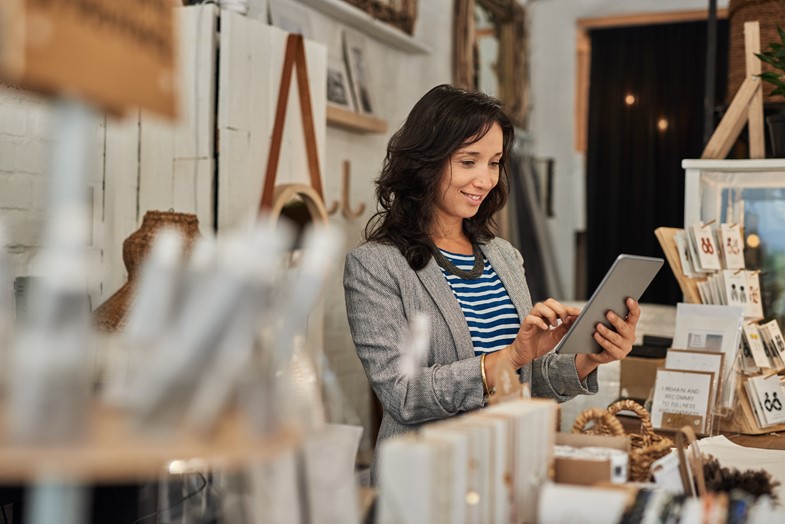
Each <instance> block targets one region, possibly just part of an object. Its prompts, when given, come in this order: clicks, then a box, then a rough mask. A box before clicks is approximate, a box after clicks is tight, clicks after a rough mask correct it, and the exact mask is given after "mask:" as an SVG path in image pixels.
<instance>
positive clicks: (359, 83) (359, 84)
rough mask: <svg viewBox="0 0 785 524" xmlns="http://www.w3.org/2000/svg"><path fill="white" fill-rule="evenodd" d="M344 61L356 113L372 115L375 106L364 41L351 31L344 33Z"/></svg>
mask: <svg viewBox="0 0 785 524" xmlns="http://www.w3.org/2000/svg"><path fill="white" fill-rule="evenodd" d="M343 43H344V60H346V65H347V67H348V69H349V80H350V82H351V85H352V92H353V93H354V102H355V107H357V112H358V113H360V114H363V115H374V114H375V113H376V106H375V104H374V99H373V94H372V93H371V82H370V71H369V69H368V64H369V61H368V56H367V48H366V45H365V39H364V38H363V37H362V36H360V35H358V34H357V33H353V32H351V31H344V33H343Z"/></svg>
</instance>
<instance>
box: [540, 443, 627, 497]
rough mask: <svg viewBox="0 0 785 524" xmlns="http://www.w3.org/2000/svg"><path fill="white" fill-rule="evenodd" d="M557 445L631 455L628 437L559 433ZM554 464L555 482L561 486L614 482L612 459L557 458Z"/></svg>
mask: <svg viewBox="0 0 785 524" xmlns="http://www.w3.org/2000/svg"><path fill="white" fill-rule="evenodd" d="M556 445H557V446H571V447H573V448H588V447H592V448H610V449H618V450H621V451H624V453H625V455H629V440H628V439H627V437H606V436H600V435H581V434H577V433H557V434H556ZM553 463H554V481H555V482H557V483H560V484H579V485H582V486H591V485H594V484H597V483H600V482H612V481H613V477H614V465H613V464H612V462H611V459H610V458H605V459H596V460H587V459H583V458H578V457H555V458H554V461H553Z"/></svg>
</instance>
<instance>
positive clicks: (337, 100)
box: [327, 56, 356, 111]
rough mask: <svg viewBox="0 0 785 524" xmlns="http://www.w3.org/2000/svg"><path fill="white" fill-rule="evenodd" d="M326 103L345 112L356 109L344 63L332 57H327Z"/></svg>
mask: <svg viewBox="0 0 785 524" xmlns="http://www.w3.org/2000/svg"><path fill="white" fill-rule="evenodd" d="M327 103H328V104H329V105H331V106H335V107H340V108H341V109H345V110H347V111H355V107H356V106H355V105H354V96H353V95H352V88H351V85H350V83H349V73H348V71H347V68H346V62H345V61H343V60H342V59H340V58H338V57H334V56H328V57H327Z"/></svg>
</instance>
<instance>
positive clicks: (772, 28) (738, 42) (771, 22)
mask: <svg viewBox="0 0 785 524" xmlns="http://www.w3.org/2000/svg"><path fill="white" fill-rule="evenodd" d="M756 20H757V21H758V22H760V48H761V50H765V49H766V48H767V47H768V45H769V44H770V43H771V42H779V36H778V35H777V24H779V25H780V26H783V27H785V2H783V1H782V0H730V4H729V6H728V22H729V23H728V25H729V31H730V35H729V41H730V46H729V50H728V95H727V102H728V103H730V101H731V100H733V97H734V96H736V92H737V91H738V90H739V87H741V83H742V82H743V81H744V78H745V77H746V76H747V72H746V66H745V62H744V22H754V21H756ZM755 60H757V58H756V59H755ZM761 64H762V66H763V71H773V72H778V71H775V70H774V69H773V68H772V67H771V66H770V65H769V64H766V63H763V62H761ZM772 88H773V86H772V85H771V84H766V83H764V84H763V101H764V102H765V103H769V104H783V103H785V98H783V97H781V96H769V93H770V92H771V90H772Z"/></svg>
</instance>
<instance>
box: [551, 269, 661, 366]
mask: <svg viewBox="0 0 785 524" xmlns="http://www.w3.org/2000/svg"><path fill="white" fill-rule="evenodd" d="M663 262H664V261H663V259H661V258H651V257H639V256H635V255H619V256H618V258H616V261H615V262H614V263H613V265H612V266H611V268H610V269H609V270H608V273H607V274H606V275H605V278H603V279H602V282H600V285H599V286H598V287H597V289H596V290H595V291H594V294H592V296H591V298H590V299H589V301H588V302H587V303H586V306H585V307H584V308H583V310H582V311H581V314H580V315H579V316H578V318H577V319H575V322H574V323H573V324H572V326H570V329H569V331H567V333H566V334H565V335H564V337H563V338H562V339H561V340H560V341H559V343H558V344H557V345H556V347H555V348H554V351H556V352H557V353H562V354H576V353H602V346H600V345H599V344H598V343H597V341H596V340H594V331H595V330H596V329H595V326H597V324H599V323H602V324H604V325H605V326H606V327H608V328H609V329H612V330H614V331H615V330H616V329H615V328H614V327H613V326H612V325H611V323H610V322H609V321H608V319H607V318H605V313H607V312H608V310H610V311H613V312H614V313H616V314H617V315H619V316H620V317H621V318H624V317H626V316H627V313H629V311H628V310H627V305H626V304H625V302H626V300H627V297H631V298H634V299H635V300H638V299H640V298H641V295H642V294H643V292H644V291H646V288H647V287H649V284H650V283H651V281H652V279H654V275H656V274H657V272H658V271H659V270H660V268H661V267H662V264H663Z"/></svg>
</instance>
